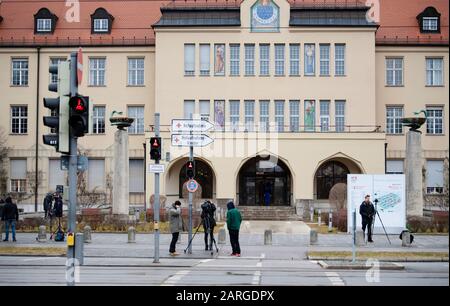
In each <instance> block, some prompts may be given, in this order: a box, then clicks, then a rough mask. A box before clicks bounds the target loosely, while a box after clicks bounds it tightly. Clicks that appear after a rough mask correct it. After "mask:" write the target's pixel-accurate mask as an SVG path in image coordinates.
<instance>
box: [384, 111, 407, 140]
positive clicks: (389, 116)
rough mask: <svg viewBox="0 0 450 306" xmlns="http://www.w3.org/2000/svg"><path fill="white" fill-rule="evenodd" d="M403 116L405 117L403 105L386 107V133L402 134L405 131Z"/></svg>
mask: <svg viewBox="0 0 450 306" xmlns="http://www.w3.org/2000/svg"><path fill="white" fill-rule="evenodd" d="M402 118H403V106H388V107H386V133H387V134H402V133H403V125H402V123H401V119H402Z"/></svg>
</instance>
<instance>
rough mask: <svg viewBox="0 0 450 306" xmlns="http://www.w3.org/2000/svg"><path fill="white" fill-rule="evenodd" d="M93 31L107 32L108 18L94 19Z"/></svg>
mask: <svg viewBox="0 0 450 306" xmlns="http://www.w3.org/2000/svg"><path fill="white" fill-rule="evenodd" d="M94 32H108V19H94Z"/></svg>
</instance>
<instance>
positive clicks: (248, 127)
mask: <svg viewBox="0 0 450 306" xmlns="http://www.w3.org/2000/svg"><path fill="white" fill-rule="evenodd" d="M244 117H245V131H246V132H253V131H254V130H255V101H254V100H245V101H244Z"/></svg>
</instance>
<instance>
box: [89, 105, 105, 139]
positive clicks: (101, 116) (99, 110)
mask: <svg viewBox="0 0 450 306" xmlns="http://www.w3.org/2000/svg"><path fill="white" fill-rule="evenodd" d="M105 109H106V108H105V107H104V106H94V108H93V112H94V114H93V115H92V121H93V123H92V132H93V133H94V134H105Z"/></svg>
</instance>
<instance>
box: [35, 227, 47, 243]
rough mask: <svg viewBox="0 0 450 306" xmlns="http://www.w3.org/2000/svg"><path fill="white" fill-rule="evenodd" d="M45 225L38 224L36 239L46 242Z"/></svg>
mask: <svg viewBox="0 0 450 306" xmlns="http://www.w3.org/2000/svg"><path fill="white" fill-rule="evenodd" d="M46 230H47V229H46V227H45V225H41V226H39V233H38V238H37V241H39V242H46V241H47V232H46Z"/></svg>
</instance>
